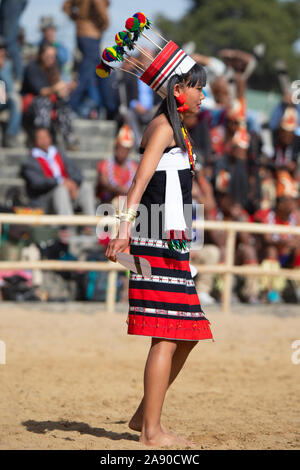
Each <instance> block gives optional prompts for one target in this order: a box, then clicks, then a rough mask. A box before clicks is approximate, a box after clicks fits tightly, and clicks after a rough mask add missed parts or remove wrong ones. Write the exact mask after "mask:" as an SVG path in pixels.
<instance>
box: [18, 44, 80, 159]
mask: <svg viewBox="0 0 300 470" xmlns="http://www.w3.org/2000/svg"><path fill="white" fill-rule="evenodd" d="M74 86H75V85H74V83H66V82H64V81H63V80H61V77H60V72H59V69H58V66H57V63H56V49H55V47H53V46H50V45H49V44H42V45H41V46H40V49H39V52H38V57H37V60H35V61H32V62H31V63H29V64H28V66H27V67H26V69H25V74H24V81H23V87H22V95H23V111H24V127H25V128H26V130H27V131H28V132H29V133H30V130H31V129H32V127H46V128H47V129H49V130H55V132H60V133H61V134H62V136H63V138H64V141H65V144H66V146H67V149H68V150H74V149H77V148H78V139H77V138H76V137H75V136H74V134H73V132H72V121H71V110H70V108H69V106H68V105H67V98H68V96H69V94H70V92H71V90H72V89H73V88H74Z"/></svg>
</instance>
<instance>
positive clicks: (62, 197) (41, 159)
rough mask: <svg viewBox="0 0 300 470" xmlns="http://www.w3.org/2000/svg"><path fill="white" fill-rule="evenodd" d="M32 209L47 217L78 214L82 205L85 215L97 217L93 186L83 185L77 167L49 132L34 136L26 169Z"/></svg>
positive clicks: (24, 166)
mask: <svg viewBox="0 0 300 470" xmlns="http://www.w3.org/2000/svg"><path fill="white" fill-rule="evenodd" d="M22 176H23V177H24V178H25V180H26V187H27V193H28V196H29V198H30V206H31V207H40V208H42V209H43V211H44V212H45V213H46V214H47V213H50V212H54V213H55V214H60V215H72V214H74V207H75V206H76V205H77V204H79V205H80V207H81V209H82V212H83V213H84V214H85V215H95V213H96V209H95V199H94V195H93V188H92V185H91V184H90V183H88V182H86V181H83V178H82V174H81V171H80V170H79V168H78V167H77V166H76V164H75V163H74V162H73V161H72V160H71V159H69V158H67V157H66V156H65V155H63V154H62V153H61V152H60V151H59V150H58V149H57V148H56V147H55V146H54V145H52V139H51V135H50V133H49V130H48V129H47V128H38V129H35V132H34V146H33V148H32V149H31V152H30V157H29V159H28V161H27V163H25V164H24V165H23V167H22Z"/></svg>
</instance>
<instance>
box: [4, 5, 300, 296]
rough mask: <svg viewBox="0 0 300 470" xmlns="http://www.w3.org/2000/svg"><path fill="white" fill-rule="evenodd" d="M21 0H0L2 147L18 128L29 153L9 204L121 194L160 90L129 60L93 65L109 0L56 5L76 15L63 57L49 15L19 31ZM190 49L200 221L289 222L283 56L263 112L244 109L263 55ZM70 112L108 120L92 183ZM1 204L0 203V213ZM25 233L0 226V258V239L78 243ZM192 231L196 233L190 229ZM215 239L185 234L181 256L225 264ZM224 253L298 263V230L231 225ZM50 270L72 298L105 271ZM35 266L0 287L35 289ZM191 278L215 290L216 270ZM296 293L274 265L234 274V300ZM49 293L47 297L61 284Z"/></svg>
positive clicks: (297, 132) (44, 204) (69, 210)
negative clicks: (110, 127) (199, 79)
mask: <svg viewBox="0 0 300 470" xmlns="http://www.w3.org/2000/svg"><path fill="white" fill-rule="evenodd" d="M27 3H28V1H27V0H9V1H7V0H2V1H1V3H0V80H1V83H2V84H3V83H4V84H5V86H4V87H3V86H2V87H1V93H0V120H1V115H2V114H3V115H5V116H6V118H5V119H4V121H3V122H2V130H3V132H2V147H6V148H18V147H20V146H21V145H24V144H22V143H21V142H20V134H23V135H25V136H26V140H25V145H26V147H27V148H28V159H27V161H26V162H25V163H24V165H22V168H21V169H20V171H21V175H22V178H24V180H25V184H26V193H27V197H28V201H27V203H26V207H23V208H21V207H17V208H13V209H11V210H14V211H15V212H16V211H21V212H22V211H23V212H24V211H28V212H30V211H31V212H34V211H35V212H38V211H40V212H41V213H56V214H62V215H71V214H73V213H74V212H77V211H79V212H81V213H83V214H86V215H95V213H96V207H97V205H98V204H100V203H101V202H111V203H113V204H117V200H118V197H119V196H120V195H123V196H124V195H126V193H127V191H128V188H129V187H130V185H131V182H132V179H133V177H134V174H135V171H136V168H137V159H136V158H133V156H131V151H133V152H135V156H136V155H137V153H138V151H139V146H140V141H141V137H142V133H143V130H144V129H145V126H146V125H147V124H148V123H149V121H150V120H151V119H152V117H153V116H154V114H155V112H156V110H157V108H158V106H159V103H160V98H159V97H158V96H157V95H155V94H153V92H152V90H151V89H150V88H149V87H148V86H147V85H145V84H144V83H143V82H141V81H140V80H139V79H138V77H137V76H134V75H135V74H134V72H136V69H135V68H134V67H133V65H132V62H130V61H127V62H126V61H125V62H124V63H123V65H122V69H123V70H121V69H118V70H116V72H114V73H112V74H111V75H110V76H109V77H108V78H106V79H105V80H100V79H99V78H98V77H97V76H96V73H95V68H96V65H97V64H98V62H99V48H100V46H101V45H102V43H101V37H102V34H103V32H104V31H105V30H106V29H107V27H108V25H109V15H108V6H109V1H108V0H88V1H86V0H66V1H65V2H64V4H63V11H64V13H65V14H66V15H68V16H69V18H70V19H71V20H72V21H74V23H75V25H76V45H77V47H76V51H75V53H74V56H72V54H71V53H70V51H69V50H68V49H67V47H66V46H65V45H64V44H63V43H61V42H59V41H58V40H57V25H56V24H55V22H54V20H53V18H51V17H46V16H45V17H42V18H41V22H40V33H41V36H40V41H39V43H38V44H34V45H33V44H28V43H27V42H26V36H25V32H24V30H22V28H20V26H19V20H20V17H21V15H22V12H23V11H24V9H25V8H26V4H27ZM12 12H13V14H12ZM153 54H154V52H153V50H151V49H147V50H146V54H143V53H139V55H137V56H136V57H135V60H136V61H138V63H139V64H140V66H142V67H143V66H144V67H146V66H147V61H149V56H150V55H151V56H153V57H154V55H153ZM193 58H194V59H195V60H196V61H197V62H198V63H200V64H202V65H203V66H204V67H205V69H206V71H207V77H208V83H207V86H206V87H205V93H206V99H205V100H204V101H203V105H202V107H201V109H200V111H199V113H198V115H197V116H195V117H193V118H187V119H186V125H187V127H188V129H189V132H190V135H191V137H192V140H193V144H194V149H195V152H196V154H197V172H196V177H195V178H194V182H193V194H192V195H193V201H194V204H203V205H204V216H205V219H206V220H224V221H246V222H259V223H266V224H270V225H274V224H284V225H290V226H295V225H299V221H300V192H299V189H300V172H299V169H300V105H299V104H297V103H295V102H294V101H295V100H294V101H293V98H292V97H293V94H292V86H291V81H290V80H289V77H288V74H287V71H286V69H285V66H284V64H283V63H277V64H276V67H277V71H278V83H279V87H280V90H281V99H280V102H279V103H278V104H277V105H276V107H275V108H274V109H273V111H272V113H271V116H270V117H268V116H262V115H261V113H257V112H255V111H253V110H250V109H249V108H248V105H247V98H246V90H247V81H248V78H249V76H250V75H251V74H252V73H253V71H254V70H255V68H256V66H257V64H258V62H259V61H260V60H263V52H262V51H261V50H260V49H259V48H257V49H256V50H254V51H253V52H251V53H249V52H244V51H240V50H231V49H224V50H221V51H220V52H219V55H218V57H206V56H203V55H201V54H198V53H194V54H193ZM126 71H129V72H131V73H126ZM77 118H81V119H86V120H90V121H95V120H102V121H113V122H114V123H115V124H116V126H115V127H116V136H115V143H114V152H113V153H112V155H111V156H110V158H108V159H100V160H99V161H98V162H97V181H96V184H95V185H94V186H93V185H92V184H91V183H90V182H89V181H86V180H85V179H84V177H83V174H82V171H81V170H80V168H79V167H78V165H77V164H76V161H75V159H74V158H72V152H74V151H76V150H79V149H80V139H79V137H78V136H77V135H76V134H75V133H74V130H73V124H72V123H73V120H74V119H77ZM0 151H1V149H0ZM67 153H69V155H67ZM86 158H88V154H87V155H86ZM5 210H6V209H5V207H3V208H2V212H3V211H5ZM7 210H8V209H7ZM93 231H94V229H91V227H84V228H83V229H81V232H80V233H81V235H85V236H92V234H93V233H94V232H93ZM32 232H34V230H33V231H32V230H31V231H30V230H28V227H27V228H26V227H23V232H22V231H21V229H19V231H17V230H16V226H7V227H6V230H4V232H3V234H2V244H1V247H0V256H1V259H7V258H5V256H6V257H7V256H10V258H8V259H12V257H13V256H15V255H14V254H10V255H8V252H9V250H8V246H9V243H11V244H12V245H13V248H12V250H13V249H14V248H15V246H14V244H18V246H19V247H20V246H21V245H22V243H23V245H24V246H23V245H22V247H21V248H22V249H24V250H25V255H24V253H23V255H21V254H20V253H21V252H18V253H19V254H18V255H16V256H25V257H26V256H27V257H29V258H26V259H32V260H33V259H36V258H35V257H37V258H38V259H40V258H42V257H46V258H48V259H83V258H82V256H83V255H82V252H80V251H78V252H77V254H76V256H75V255H74V254H73V253H71V251H72V250H71V249H70V236H71V235H76V233H77V232H76V230H75V229H69V230H67V229H66V227H58V228H57V230H56V232H55V236H54V235H53V237H52V238H51V242H50V243H43V241H45V239H47V236H46V234H45V233H44V232H43V234H41V233H39V234H37V232H38V230H36V231H35V233H32ZM45 237H46V238H45ZM195 239H196V243H197V233H196V232H195ZM107 241H108V240H106V241H104V242H103V240H102V241H101V243H98V246H97V247H96V248H95V247H94V248H93V249H90V250H89V251H87V252H86V253H85V258H84V259H88V260H105V257H104V249H105V244H106V243H107ZM225 243H226V232H224V233H223V232H221V231H209V232H205V239H204V247H203V248H202V249H201V250H197V249H196V245H195V248H194V249H192V251H191V264H193V263H195V264H197V263H199V264H218V263H224V262H225ZM35 247H38V250H36V249H35ZM99 247H100V248H101V249H100V250H99ZM29 248H30V249H29ZM26 250H27V251H26ZM30 250H31V251H30ZM11 253H14V251H11ZM28 253H29V254H28ZM18 259H19V258H18ZM235 264H237V265H260V266H262V267H265V268H268V269H275V270H276V269H279V268H280V267H282V268H294V269H297V268H298V269H299V267H300V237H296V236H292V235H290V234H287V235H276V234H272V233H270V234H266V235H253V234H251V233H249V234H248V233H239V234H238V236H237V240H236V247H235ZM25 274H26V273H25ZM26 275H27V276H28V273H27V274H26ZM59 275H60V276H61V277H62V278H63V279H65V280H66V281H70V282H71V281H72V282H73V283H74V285H75V286H76V287H75V288H74V286H73V293H72V295H71V294H70V292H68V294H66V300H67V299H69V298H70V296H71V297H72V298H73V299H77V300H104V298H105V289H104V287H103V286H105V282H104V281H105V279H106V278H103V277H102V278H101V276H102V274H100V273H93V272H89V273H79V272H76V273H68V274H67V273H60V274H59ZM103 275H104V276H105V273H104V274H103ZM22 276H23V278H22ZM39 276H41V273H34V274H32V277H31V279H29V280H28V279H25V280H24V273H23V274H22V273H16V272H14V273H4V272H2V273H1V276H0V283H1V282H2V285H3V286H4V287H3V289H4V291H3V292H8V294H7V293H6V294H4V295H3V297H4V298H9V295H13V293H15V292H16V289H15V286H14V287H11V285H10V284H9V282H10V281H8V280H9V279H10V280H11V282H12V283H13V282H16V283H19V284H20V283H21V284H22V283H23V284H24V283H25V285H27V286H28V285H30V283H31V285H36V286H40V288H41V286H42V285H44V286H45V285H46V281H45V275H44V280H43V282H42V281H41V278H40V277H39ZM49 276H50V274H49ZM53 276H54V274H53ZM25 277H26V276H25ZM33 277H35V279H33ZM5 279H6V280H5ZM48 281H49V279H48ZM28 282H29V284H28ZM51 282H52V284H51ZM54 284H55V282H53V278H52V281H51V280H50V281H49V285H51V286H52V289H53V290H55V288H54V287H53V285H54ZM58 284H59V283H58ZM195 284H196V289H197V292H198V294H199V297H200V301H201V302H202V304H203V305H209V304H214V303H216V302H217V301H219V300H220V297H221V292H222V279H221V277H218V276H214V275H199V274H197V276H196V278H195ZM12 285H13V284H12ZM97 286H98V287H97ZM23 287H24V286H23ZM60 287H61V285H60ZM126 288H127V279H126V276H121V281H120V292H119V298H120V299H123V300H124V299H126ZM3 289H2V290H3ZM24 289H25V287H24ZM49 289H50V288H49ZM97 289H99V292H98V294H99V295H98V296H97V295H96V293H97ZM101 289H102V290H101ZM50 290H51V289H50ZM21 291H22V289H21ZM25 291H26V289H25V290H24V292H25ZM41 291H42V289H41ZM9 292H11V294H9ZM26 292H30V293H28V294H26V295H28V298H29V299H30V298H31V299H34V298H37V299H43V298H44V297H45V293H43V292H40V293H39V294H37V293H36V291H32V289H31V288H30V287H28V288H27V291H26ZM58 292H59V289H58ZM299 294H300V289H299V285H298V283H297V282H292V281H285V280H284V279H282V277H280V276H278V277H269V278H266V277H263V276H262V277H261V278H257V277H256V278H241V279H240V278H238V277H236V282H235V288H234V299H236V300H239V301H242V302H248V303H253V304H255V303H259V302H269V303H272V302H280V301H286V302H299V301H300V297H299ZM24 295H25V294H24ZM26 295H25V297H26ZM23 297H24V296H23ZM23 297H22V295H21V294H20V298H23ZM50 297H51V296H50ZM52 297H53V298H55V299H57V298H60V297H61V295H60V294H53V296H52ZM46 298H49V296H47V295H46ZM234 299H233V300H234Z"/></svg>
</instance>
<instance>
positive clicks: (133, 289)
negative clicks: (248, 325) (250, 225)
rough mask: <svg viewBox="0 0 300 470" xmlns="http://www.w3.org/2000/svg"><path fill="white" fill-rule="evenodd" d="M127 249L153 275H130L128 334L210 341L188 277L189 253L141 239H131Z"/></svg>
mask: <svg viewBox="0 0 300 470" xmlns="http://www.w3.org/2000/svg"><path fill="white" fill-rule="evenodd" d="M129 249H130V254H132V255H136V256H140V257H141V258H145V259H146V260H148V261H149V263H150V265H151V271H152V273H151V276H150V277H144V276H142V275H140V274H135V273H134V272H132V271H131V272H130V277H129V296H128V298H129V312H128V318H127V323H128V334H131V335H143V336H152V337H156V338H167V339H174V340H190V341H197V340H203V339H212V340H213V336H212V332H211V329H210V322H209V321H208V320H207V318H206V317H205V316H204V313H203V311H202V308H201V305H200V302H199V297H198V295H197V292H196V288H195V283H194V281H193V278H192V275H191V270H190V265H189V255H190V253H189V250H188V249H187V250H186V251H182V252H180V251H172V250H170V249H169V247H168V244H167V242H166V241H164V240H154V239H150V238H141V237H132V238H131V241H130V245H129Z"/></svg>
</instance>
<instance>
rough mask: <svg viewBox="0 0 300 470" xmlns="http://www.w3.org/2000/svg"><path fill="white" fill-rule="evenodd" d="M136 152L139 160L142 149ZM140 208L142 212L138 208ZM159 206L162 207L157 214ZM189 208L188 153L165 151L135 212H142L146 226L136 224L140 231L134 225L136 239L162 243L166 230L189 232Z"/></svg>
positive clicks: (173, 149) (179, 149) (175, 150)
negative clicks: (159, 240) (143, 212)
mask: <svg viewBox="0 0 300 470" xmlns="http://www.w3.org/2000/svg"><path fill="white" fill-rule="evenodd" d="M140 152H141V158H142V157H143V155H142V154H143V149H142V148H141V149H140ZM141 205H143V206H145V208H141ZM159 206H162V207H161V211H160V212H159V210H158V209H159ZM191 208H192V174H191V171H190V163H189V157H188V153H187V152H184V151H183V150H181V148H180V147H168V148H166V149H165V150H164V152H163V154H162V156H161V159H160V161H159V163H158V165H157V167H156V170H155V172H154V174H153V176H152V178H151V180H150V181H149V183H148V185H147V187H146V189H145V191H144V193H143V196H142V198H141V201H140V206H139V207H138V210H139V212H140V210H146V212H147V216H146V215H145V217H146V221H147V224H144V223H143V224H140V225H143V227H142V226H140V227H139V226H138V225H137V226H136V230H137V233H136V235H137V236H139V235H140V236H142V237H147V238H154V239H163V238H164V233H165V231H166V230H185V229H186V228H190V229H191V226H192V210H191ZM189 213H190V214H189ZM142 220H144V219H142ZM163 221H164V223H163ZM145 225H148V227H145ZM153 227H154V229H153ZM151 229H152V232H151ZM138 230H141V234H139V233H138ZM153 230H154V233H153Z"/></svg>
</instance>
